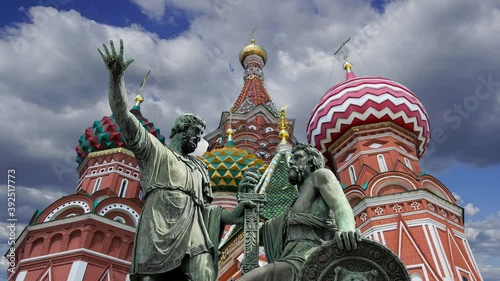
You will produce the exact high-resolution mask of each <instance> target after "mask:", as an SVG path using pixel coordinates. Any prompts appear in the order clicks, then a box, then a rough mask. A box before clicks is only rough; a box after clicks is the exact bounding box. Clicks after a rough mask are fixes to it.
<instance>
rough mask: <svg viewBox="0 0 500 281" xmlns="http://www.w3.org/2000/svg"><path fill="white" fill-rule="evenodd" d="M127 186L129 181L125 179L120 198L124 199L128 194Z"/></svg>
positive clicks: (119, 194)
mask: <svg viewBox="0 0 500 281" xmlns="http://www.w3.org/2000/svg"><path fill="white" fill-rule="evenodd" d="M127 185H128V180H126V179H123V180H122V185H121V186H120V192H119V193H118V196H119V197H124V196H125V193H126V192H127Z"/></svg>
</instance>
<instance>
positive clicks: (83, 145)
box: [76, 95, 165, 164]
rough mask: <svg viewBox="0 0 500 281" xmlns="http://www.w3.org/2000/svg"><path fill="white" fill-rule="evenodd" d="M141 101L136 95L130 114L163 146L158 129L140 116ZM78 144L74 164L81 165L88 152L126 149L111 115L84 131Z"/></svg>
mask: <svg viewBox="0 0 500 281" xmlns="http://www.w3.org/2000/svg"><path fill="white" fill-rule="evenodd" d="M143 100H144V99H143V98H142V96H140V95H138V96H137V97H136V98H135V101H136V103H135V105H134V107H132V109H131V110H130V112H131V113H132V114H133V115H134V116H135V117H137V120H139V122H140V123H141V124H142V126H143V127H144V128H145V129H146V130H148V132H149V133H151V134H152V135H153V136H155V137H156V138H157V139H158V140H159V141H160V142H161V143H163V144H164V143H165V137H164V136H162V135H161V134H160V129H158V128H156V127H155V126H154V124H153V123H152V122H149V121H148V119H146V118H145V117H144V116H142V113H141V103H142V101H143ZM78 143H79V144H78V146H77V147H76V153H77V156H76V162H77V163H78V164H81V163H82V161H83V160H84V159H85V157H87V155H88V154H89V153H90V152H94V151H100V150H106V149H111V148H117V147H123V148H126V144H125V138H124V137H123V134H122V132H121V129H120V127H119V126H118V124H117V123H116V120H115V117H114V116H113V115H111V116H104V117H103V118H102V119H101V120H98V121H95V122H94V124H92V127H88V128H87V129H85V133H84V134H83V135H82V136H81V137H80V139H79V140H78Z"/></svg>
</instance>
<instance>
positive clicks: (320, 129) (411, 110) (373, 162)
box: [307, 60, 482, 281]
mask: <svg viewBox="0 0 500 281" xmlns="http://www.w3.org/2000/svg"><path fill="white" fill-rule="evenodd" d="M344 69H345V70H346V72H347V73H346V80H345V81H343V82H341V83H338V84H337V85H335V86H333V87H332V88H330V89H329V90H328V91H327V92H326V93H325V95H324V96H323V97H322V98H321V100H320V101H319V103H318V104H317V105H316V107H315V108H314V110H313V112H312V115H311V117H310V119H309V122H308V128H307V137H308V141H309V142H310V143H311V144H313V145H314V146H315V147H316V148H317V149H319V150H320V151H321V152H322V153H323V155H324V156H325V158H326V160H327V165H328V166H329V167H330V168H331V169H332V170H334V171H336V172H337V174H338V177H339V180H340V182H341V183H343V188H344V192H345V194H346V196H347V199H348V200H349V202H350V204H351V206H352V207H353V211H354V215H355V220H356V226H357V228H358V229H360V231H361V233H362V236H363V237H364V238H371V239H373V240H376V241H378V242H380V243H382V244H385V245H386V246H387V247H389V248H390V249H391V250H393V251H394V252H395V253H396V254H397V255H398V256H399V257H400V258H401V260H402V261H403V263H404V264H405V265H406V267H407V269H408V271H409V273H410V275H411V280H412V281H420V280H433V281H434V280H435V281H441V280H450V281H451V280H460V281H465V280H482V278H481V274H480V273H479V270H478V267H477V265H476V263H475V261H474V257H473V255H472V252H471V249H470V247H469V243H468V242H467V238H466V236H465V230H464V210H463V208H461V207H459V206H458V205H457V202H456V200H455V198H454V197H453V195H452V194H451V192H450V191H449V190H448V188H446V186H444V185H443V184H442V183H441V182H440V181H439V180H438V179H436V178H435V177H433V176H432V175H430V174H427V173H426V172H424V171H422V168H421V167H420V162H419V160H420V158H421V157H422V156H423V154H424V152H425V149H426V147H427V144H428V142H429V138H430V123H429V117H428V114H427V112H426V111H425V108H424V106H423V105H422V103H421V102H420V101H419V100H418V98H417V96H416V95H414V94H413V93H412V92H411V91H410V90H409V89H408V88H406V87H405V86H403V85H401V84H399V83H397V82H394V81H391V80H389V79H387V78H382V77H376V76H368V77H356V75H354V73H353V72H352V65H351V63H349V62H348V61H347V60H346V62H345V64H344Z"/></svg>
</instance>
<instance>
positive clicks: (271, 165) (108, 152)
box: [8, 40, 483, 281]
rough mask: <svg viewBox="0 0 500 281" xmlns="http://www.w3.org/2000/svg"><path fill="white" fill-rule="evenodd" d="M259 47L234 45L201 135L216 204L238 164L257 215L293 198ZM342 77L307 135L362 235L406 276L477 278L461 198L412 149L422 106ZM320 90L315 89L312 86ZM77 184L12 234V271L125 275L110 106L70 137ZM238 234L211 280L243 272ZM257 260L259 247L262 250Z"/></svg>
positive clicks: (117, 152)
mask: <svg viewBox="0 0 500 281" xmlns="http://www.w3.org/2000/svg"><path fill="white" fill-rule="evenodd" d="M266 61H267V53H266V51H265V50H264V48H262V47H261V46H259V45H257V44H256V43H255V41H254V40H252V41H251V43H250V44H249V45H247V46H246V47H244V48H243V49H242V50H241V52H240V62H241V64H242V66H243V69H244V74H243V80H244V82H243V86H242V88H241V92H240V93H239V95H238V96H237V97H236V101H235V102H234V105H233V106H232V108H230V109H229V110H227V111H223V112H222V114H221V118H220V122H219V125H218V128H217V129H215V130H214V131H211V132H209V131H210V128H207V130H206V131H207V132H209V133H208V134H207V135H206V136H205V139H206V141H207V142H208V145H209V146H208V149H207V152H205V153H204V154H203V155H202V156H201V159H202V160H203V161H204V162H205V163H206V165H207V167H208V170H209V175H210V177H211V184H212V189H213V194H214V201H213V202H212V204H216V205H220V206H223V207H225V208H234V207H235V206H236V205H237V203H238V200H237V187H238V183H239V181H240V180H241V179H242V173H243V172H244V171H245V170H246V169H247V168H249V167H255V168H257V169H258V170H259V171H260V172H261V173H262V174H263V176H262V180H261V182H260V183H259V189H260V192H265V193H266V197H267V201H266V203H265V204H263V205H262V207H261V208H260V215H261V217H262V219H263V220H268V219H271V218H274V217H276V216H277V215H279V214H281V213H282V212H284V211H285V210H287V209H288V207H289V206H290V204H291V203H292V202H293V201H294V200H295V199H296V198H297V195H298V194H297V190H296V188H295V187H294V186H291V185H290V184H289V183H288V180H287V167H288V164H287V162H288V160H289V159H290V157H291V150H292V148H293V145H294V144H295V143H297V139H296V138H295V136H294V133H293V132H294V123H295V119H290V118H287V116H286V111H285V108H281V109H278V108H277V107H276V105H275V104H274V103H273V101H272V99H271V96H270V95H269V93H268V92H267V90H266V88H265V85H264V72H263V68H264V66H265V64H266ZM352 68H353V67H352V65H351V63H350V62H348V61H346V62H345V64H344V69H345V71H346V79H345V81H342V82H340V83H338V84H336V85H335V86H333V87H331V88H330V89H329V90H328V91H327V92H326V93H325V94H324V95H323V97H322V98H321V99H320V100H319V101H318V103H317V105H316V106H315V107H314V109H313V110H312V113H311V115H310V117H309V121H308V125H307V141H308V142H309V143H310V144H312V145H314V146H315V147H316V148H317V149H318V150H320V151H321V152H322V153H323V155H324V158H325V161H326V165H327V167H328V168H330V169H332V170H333V171H334V172H335V174H336V175H337V177H338V179H339V180H340V182H341V185H342V187H343V189H344V192H345V194H346V196H347V199H348V201H349V202H350V204H351V206H352V208H353V212H354V216H355V221H356V227H357V228H358V229H359V230H360V232H361V235H362V237H363V238H367V239H372V240H375V241H377V242H379V243H382V244H384V245H385V246H387V247H388V248H390V249H391V250H392V251H393V252H394V253H395V254H396V255H397V256H398V257H399V258H400V259H401V260H402V261H403V263H404V264H405V265H406V268H407V269H408V272H409V274H410V276H411V280H412V281H421V280H436V281H441V280H458V281H471V280H483V279H482V277H481V274H480V272H479V270H478V267H477V264H476V262H475V260H474V256H473V254H472V252H471V249H470V247H469V243H468V242H467V237H466V235H465V230H464V209H463V208H462V207H460V206H458V205H457V201H456V199H455V198H454V197H453V195H452V194H451V192H450V191H449V190H448V188H447V187H446V186H444V185H443V184H442V183H441V182H440V181H439V180H438V179H436V178H434V177H433V176H432V175H430V174H428V173H426V172H424V171H422V169H421V167H420V163H419V160H420V158H421V157H422V156H423V155H424V153H425V149H426V146H427V144H428V142H429V139H430V122H429V117H428V114H427V113H426V111H425V108H424V106H423V105H422V103H421V102H420V101H419V100H418V98H417V96H416V95H415V94H414V93H412V92H411V91H410V90H409V89H408V88H406V87H405V86H403V85H401V84H399V83H397V82H395V81H392V80H389V79H387V78H382V77H377V76H367V77H357V76H356V75H355V74H354V72H353V70H352ZM318 94H319V93H318ZM135 101H136V103H135V105H134V106H133V107H132V109H131V110H130V112H131V113H132V114H134V115H135V116H136V117H137V119H138V120H139V121H140V123H141V124H142V125H143V126H144V127H145V128H146V129H147V130H148V131H149V132H150V133H151V134H153V135H154V136H155V137H157V138H158V139H159V140H160V141H161V142H162V143H165V137H164V136H163V135H162V134H161V133H160V130H159V129H158V128H156V127H155V126H154V124H153V123H152V122H150V121H148V119H147V118H146V117H144V116H143V113H142V112H141V102H142V101H143V98H142V97H141V96H137V97H136V99H135ZM76 153H77V157H76V161H77V162H78V168H77V173H78V175H79V180H78V182H77V184H76V188H75V193H74V194H71V195H68V196H64V197H62V198H60V199H58V200H56V201H55V202H53V203H52V204H51V205H49V206H48V207H47V208H46V209H45V210H39V211H37V212H36V213H35V214H34V215H33V217H32V218H31V221H30V222H29V225H28V226H27V227H26V228H25V229H24V230H23V232H22V233H21V234H20V236H19V237H18V239H17V243H16V245H17V249H16V259H17V260H16V268H15V273H12V274H11V273H8V280H9V281H10V280H12V281H14V280H15V281H31V280H37V281H51V280H54V281H58V280H72V281H78V280H85V281H87V280H88V281H94V280H108V281H111V280H112V281H118V280H129V275H128V273H129V270H130V264H131V259H132V248H133V247H132V246H133V242H134V236H135V228H136V225H137V223H138V220H139V217H140V214H141V210H142V206H143V200H144V198H143V197H144V194H143V192H142V190H141V172H140V170H139V167H138V164H137V161H136V160H135V157H134V155H133V153H132V152H130V151H129V150H127V148H126V144H125V142H124V138H123V135H122V133H121V130H120V128H119V126H118V125H117V124H116V121H115V119H114V117H113V116H105V117H103V118H102V119H101V120H98V121H95V122H94V123H93V124H92V126H91V127H88V128H87V129H85V131H84V133H83V135H82V136H81V137H80V139H79V144H78V146H77V147H76ZM243 240H244V235H243V230H242V227H241V226H228V227H226V228H225V229H224V232H223V234H222V243H221V246H220V247H219V251H220V257H221V258H220V262H219V278H218V280H221V281H226V280H237V279H238V278H239V277H240V276H241V274H242V272H241V270H240V267H241V264H242V262H243V243H244V241H243ZM259 264H260V265H261V266H262V265H265V264H266V259H265V256H264V254H263V251H261V253H260V255H259Z"/></svg>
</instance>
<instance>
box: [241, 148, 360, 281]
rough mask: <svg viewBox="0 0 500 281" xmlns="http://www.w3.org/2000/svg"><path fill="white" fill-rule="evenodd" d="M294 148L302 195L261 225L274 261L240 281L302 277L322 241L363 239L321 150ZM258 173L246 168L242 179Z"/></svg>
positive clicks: (348, 244) (352, 245)
mask: <svg viewBox="0 0 500 281" xmlns="http://www.w3.org/2000/svg"><path fill="white" fill-rule="evenodd" d="M292 153H293V155H292V158H291V159H290V170H289V173H288V179H289V181H290V183H291V184H294V185H296V186H297V188H298V190H299V197H298V198H297V200H296V201H295V202H294V203H293V204H292V206H291V207H290V209H289V211H288V212H286V213H284V214H282V215H280V216H278V217H276V218H274V219H271V220H269V221H267V222H265V223H264V225H263V226H262V227H261V232H260V233H261V235H262V238H263V239H262V240H263V242H264V249H265V252H266V258H267V260H268V262H269V264H267V265H266V266H263V267H260V268H257V269H254V270H252V271H250V272H249V273H247V274H245V275H243V277H242V278H240V279H238V281H279V280H287V281H293V280H298V278H299V273H300V271H301V270H302V267H303V266H304V263H305V261H306V259H307V258H308V256H309V255H310V254H311V253H312V252H314V250H316V248H318V247H319V246H320V245H321V244H322V243H323V242H326V241H328V240H331V239H334V240H335V241H336V243H337V244H338V246H339V248H340V249H344V250H350V249H356V247H357V242H358V241H361V237H360V234H359V232H358V231H356V229H355V222H354V215H353V213H352V209H351V206H350V205H349V202H348V201H347V198H346V196H345V194H344V192H343V190H342V187H341V186H340V183H339V182H338V180H337V178H336V177H335V175H334V174H333V172H332V171H330V170H328V169H325V168H324V162H323V156H322V155H321V153H320V152H319V151H318V150H317V149H316V148H314V147H313V146H311V145H309V144H301V143H299V144H297V145H296V146H295V147H294V149H293V151H292ZM258 177H259V176H258V174H256V173H252V172H247V173H245V177H244V179H243V180H242V182H243V183H245V184H248V182H255V181H256V180H258ZM331 210H333V212H331Z"/></svg>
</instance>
